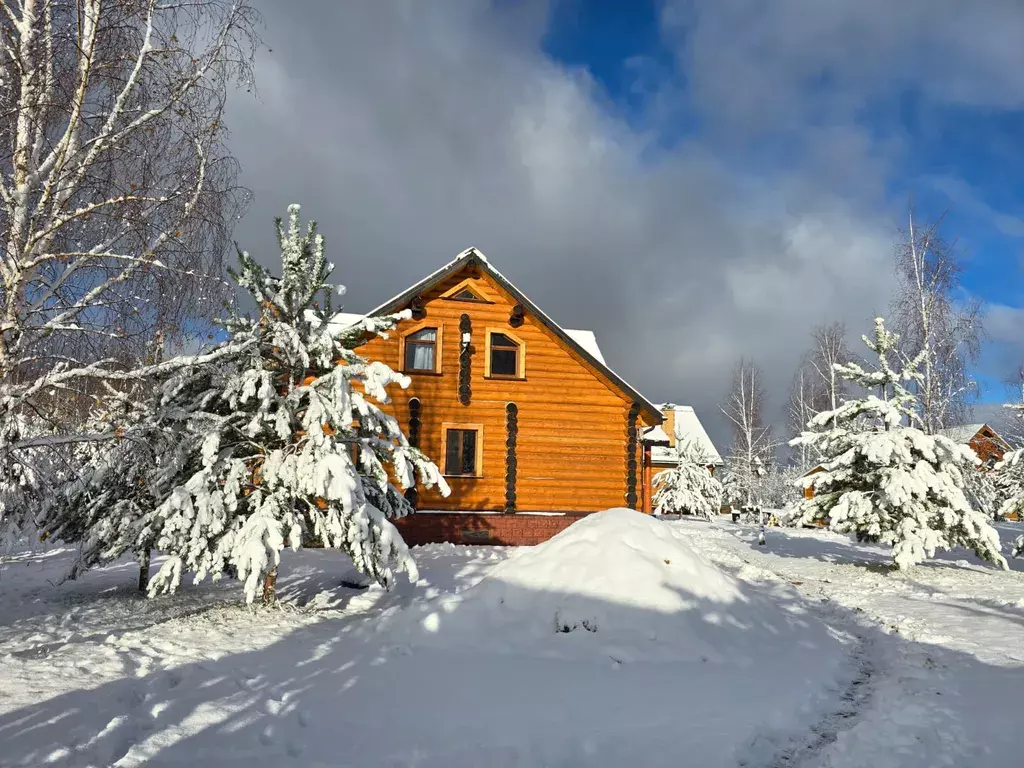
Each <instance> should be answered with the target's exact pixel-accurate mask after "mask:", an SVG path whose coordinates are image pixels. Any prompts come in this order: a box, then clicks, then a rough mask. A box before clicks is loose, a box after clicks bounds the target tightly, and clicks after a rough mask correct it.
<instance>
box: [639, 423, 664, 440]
mask: <svg viewBox="0 0 1024 768" xmlns="http://www.w3.org/2000/svg"><path fill="white" fill-rule="evenodd" d="M644 442H645V443H668V442H670V441H669V438H668V433H667V432H665V430H664V429H662V428H661V425H660V424H659V425H658V426H656V427H648V428H647V429H645V430H644Z"/></svg>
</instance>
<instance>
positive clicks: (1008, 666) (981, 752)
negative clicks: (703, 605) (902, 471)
mask: <svg viewBox="0 0 1024 768" xmlns="http://www.w3.org/2000/svg"><path fill="white" fill-rule="evenodd" d="M676 525H677V526H678V528H679V529H680V530H683V531H686V533H685V534H684V535H686V537H687V539H688V540H689V541H690V542H691V544H693V546H694V547H695V549H697V550H698V551H700V552H702V553H704V554H705V555H706V556H707V557H709V558H710V559H712V560H715V561H717V562H720V563H725V564H728V563H732V564H734V565H735V564H737V563H742V564H743V565H745V566H747V567H756V568H762V569H765V570H768V571H771V572H772V573H775V574H778V575H779V576H781V577H782V578H784V579H785V580H787V581H788V582H790V583H791V584H793V585H795V586H796V587H797V588H798V589H799V590H800V592H801V593H803V594H804V595H805V596H806V597H807V598H808V599H811V600H817V601H819V602H820V603H821V604H822V607H823V609H825V610H828V611H830V615H831V619H830V621H831V622H832V623H833V624H834V626H836V627H837V628H839V629H844V628H845V629H846V630H847V631H848V632H850V633H851V634H854V635H856V636H857V637H858V638H859V639H860V651H859V654H858V655H859V658H860V661H861V675H860V676H859V678H857V679H856V680H855V684H854V685H853V686H851V688H850V690H849V691H848V694H847V696H846V697H845V700H844V702H843V705H842V706H840V707H839V708H838V709H837V710H834V711H828V710H825V711H822V712H821V713H819V716H820V717H819V720H818V721H817V722H815V723H813V724H812V727H810V728H809V730H808V732H807V733H806V734H805V735H804V737H803V738H802V739H800V738H798V739H796V740H791V739H788V738H787V737H781V738H776V737H772V736H771V735H770V734H766V743H767V742H769V741H770V742H772V744H773V749H770V750H769V749H767V748H766V749H765V750H764V755H768V754H771V755H772V757H771V758H767V759H763V760H762V761H760V762H755V763H752V764H757V765H776V766H790V765H800V766H831V767H832V768H841V767H842V768H846V767H849V768H853V767H854V766H858V767H861V766H871V767H872V768H889V767H890V766H891V767H893V768H896V767H897V766H898V767H899V768H926V767H927V768H932V767H933V766H972V767H977V768H1014V767H1016V766H1020V765H1024V758H1022V757H1021V741H1020V736H1019V724H1018V720H1019V709H1020V702H1021V696H1022V691H1024V574H1022V573H1020V570H1021V568H1022V566H1024V562H1022V561H1021V560H1010V561H1009V562H1010V564H1011V567H1013V568H1015V569H1016V571H1011V572H1004V571H997V570H994V569H992V568H990V567H987V566H984V565H982V564H981V563H980V562H979V561H978V560H976V559H975V558H974V557H973V556H972V555H969V554H967V553H964V552H959V551H958V552H954V553H946V554H945V556H944V557H940V558H939V559H937V560H936V561H933V562H931V563H927V564H924V565H921V566H918V567H916V568H914V569H912V570H911V571H909V572H906V573H899V572H895V573H894V572H892V571H890V570H889V568H888V564H889V561H890V557H891V553H890V552H888V551H886V550H884V549H882V548H880V547H873V546H867V545H858V544H856V543H855V542H853V541H851V540H850V539H849V538H847V537H845V536H839V535H836V534H831V533H828V532H822V531H811V530H792V529H778V528H770V529H768V536H767V544H766V545H765V546H758V545H757V533H756V530H754V529H752V528H749V527H746V526H736V525H731V524H728V523H725V524H723V523H715V524H714V525H711V526H706V525H699V524H692V523H685V522H682V523H678V524H676ZM1001 528H1002V530H1001V534H1002V539H1003V541H1004V545H1005V546H1006V548H1007V550H1008V549H1009V542H1011V541H1012V540H1013V537H1014V536H1015V535H1017V534H1019V533H1020V530H1021V529H1020V527H1019V526H1014V525H1009V524H1007V525H1003V526H1001ZM1005 554H1006V555H1007V556H1008V555H1009V552H1008V551H1007V552H1006V553H1005Z"/></svg>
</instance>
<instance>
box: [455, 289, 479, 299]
mask: <svg viewBox="0 0 1024 768" xmlns="http://www.w3.org/2000/svg"><path fill="white" fill-rule="evenodd" d="M450 298H453V299H455V300H456V301H483V299H481V298H480V297H479V296H477V295H476V294H475V293H473V292H472V291H471V290H469V288H463V289H462V290H461V291H459V292H458V293H456V294H455V295H454V296H451V297H450Z"/></svg>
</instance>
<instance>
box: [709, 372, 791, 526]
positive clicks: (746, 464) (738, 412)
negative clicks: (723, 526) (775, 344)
mask: <svg viewBox="0 0 1024 768" xmlns="http://www.w3.org/2000/svg"><path fill="white" fill-rule="evenodd" d="M762 378H763V376H762V374H761V369H760V368H759V367H758V366H757V365H756V364H755V363H754V362H753V361H752V360H747V359H742V360H740V362H739V363H738V364H737V365H736V368H735V370H734V371H733V378H732V388H731V389H730V391H729V396H728V397H727V398H726V401H725V404H724V405H722V406H721V410H722V413H724V414H725V416H726V418H727V419H729V422H730V423H731V425H732V433H733V440H732V448H731V450H730V455H729V472H730V474H731V477H730V491H731V493H733V494H734V495H735V496H738V497H739V498H740V499H742V503H743V505H744V506H746V507H754V506H757V505H758V504H759V503H760V502H759V500H758V491H757V486H758V480H759V478H760V477H761V475H762V474H763V473H764V467H766V466H769V465H771V464H772V463H774V460H775V449H776V448H777V447H778V443H776V442H775V440H773V439H772V432H771V426H770V425H768V424H766V423H765V420H764V401H765V392H764V388H763V385H762V383H761V380H762Z"/></svg>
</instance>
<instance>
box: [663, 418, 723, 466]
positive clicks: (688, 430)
mask: <svg viewBox="0 0 1024 768" xmlns="http://www.w3.org/2000/svg"><path fill="white" fill-rule="evenodd" d="M658 409H659V410H661V411H662V412H665V411H672V412H673V413H674V414H675V415H674V421H675V424H674V428H673V431H674V432H675V434H674V435H673V437H675V438H676V440H679V439H683V440H692V441H694V442H695V443H696V444H697V446H698V447H699V448H700V449H701V450H702V451H703V452H704V454H705V455H706V456H707V457H708V458H709V459H710V460H711V463H712V464H721V463H722V457H721V455H720V454H719V453H718V449H717V448H715V444H714V443H713V442H711V436H710V435H708V433H707V430H706V429H704V425H703V424H701V422H700V419H699V418H697V412H696V411H694V410H693V406H689V405H676V404H674V403H662V404H661V405H659V406H658ZM661 434H662V435H664V434H665V431H664V430H661ZM651 437H655V438H657V437H659V435H658V433H656V432H654V431H653V430H648V431H647V432H646V433H645V434H644V439H645V440H648V439H650V438H651ZM652 442H653V441H652ZM651 459H652V460H653V461H656V462H674V461H675V460H676V453H675V449H674V448H669V447H667V446H658V445H653V446H652V447H651Z"/></svg>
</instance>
